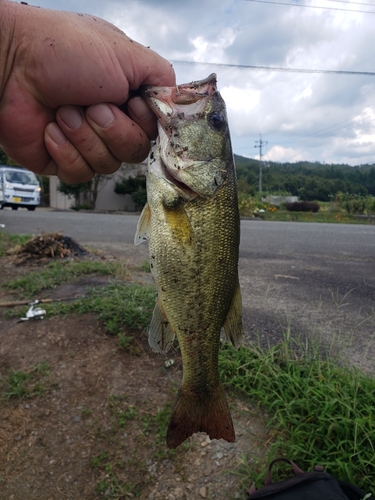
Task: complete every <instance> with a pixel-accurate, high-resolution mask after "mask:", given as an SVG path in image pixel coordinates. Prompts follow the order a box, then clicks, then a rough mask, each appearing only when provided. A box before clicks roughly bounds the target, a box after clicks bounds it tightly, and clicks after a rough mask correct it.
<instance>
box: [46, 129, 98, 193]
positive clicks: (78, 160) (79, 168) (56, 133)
mask: <svg viewBox="0 0 375 500" xmlns="http://www.w3.org/2000/svg"><path fill="white" fill-rule="evenodd" d="M44 142H45V145H46V148H47V150H48V152H49V154H50V155H51V157H52V159H53V160H54V162H55V164H56V165H57V169H56V171H55V172H54V173H55V174H57V175H58V177H59V179H61V180H62V181H63V182H66V183H67V184H76V183H79V182H88V181H90V180H91V179H92V178H93V177H94V175H95V172H94V171H93V170H92V169H91V168H90V166H89V165H88V163H87V162H86V160H85V159H84V158H83V156H82V155H81V154H80V153H79V151H77V149H76V148H75V147H74V146H73V144H72V143H71V142H70V141H69V140H68V138H67V137H66V136H65V135H64V134H63V132H62V131H61V129H60V127H59V126H58V125H57V123H55V122H51V123H49V124H48V125H47V126H46V128H45V131H44ZM46 169H48V170H54V164H53V163H51V162H50V163H49V164H48V165H47V167H45V169H44V171H43V173H46V174H47V172H46Z"/></svg>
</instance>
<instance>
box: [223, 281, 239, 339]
mask: <svg viewBox="0 0 375 500" xmlns="http://www.w3.org/2000/svg"><path fill="white" fill-rule="evenodd" d="M223 330H224V335H225V338H226V340H227V341H229V340H230V341H231V342H232V344H233V346H234V347H238V345H239V343H240V341H241V338H242V335H243V333H244V330H243V326H242V299H241V290H240V283H239V281H238V277H237V285H236V289H235V291H234V294H233V298H232V302H231V305H230V308H229V311H228V314H227V317H226V320H225V323H224V325H223Z"/></svg>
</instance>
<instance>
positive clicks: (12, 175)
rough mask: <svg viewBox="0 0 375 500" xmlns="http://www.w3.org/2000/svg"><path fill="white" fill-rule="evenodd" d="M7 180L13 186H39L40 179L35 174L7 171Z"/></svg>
mask: <svg viewBox="0 0 375 500" xmlns="http://www.w3.org/2000/svg"><path fill="white" fill-rule="evenodd" d="M5 180H6V181H7V182H11V183H12V184H32V185H34V186H37V185H38V179H37V178H36V176H35V174H34V173H33V172H26V171H25V172H14V171H12V170H7V171H6V172H5Z"/></svg>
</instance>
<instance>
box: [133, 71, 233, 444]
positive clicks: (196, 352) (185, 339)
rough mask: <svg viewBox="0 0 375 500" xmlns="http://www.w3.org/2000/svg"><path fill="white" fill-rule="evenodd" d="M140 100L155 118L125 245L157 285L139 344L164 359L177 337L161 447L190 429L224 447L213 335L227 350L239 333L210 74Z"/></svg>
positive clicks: (220, 134) (229, 177)
mask: <svg viewBox="0 0 375 500" xmlns="http://www.w3.org/2000/svg"><path fill="white" fill-rule="evenodd" d="M143 95H144V98H145V99H146V102H147V103H148V104H149V106H150V107H151V109H152V110H153V111H154V112H155V114H156V116H157V120H158V137H157V140H156V143H155V145H154V146H153V147H152V149H151V151H150V154H149V158H148V165H147V173H146V188H147V203H146V205H145V207H144V208H143V211H142V213H141V216H140V219H139V221H138V225H137V230H136V234H135V239H134V242H135V244H136V245H138V244H140V243H142V242H143V241H148V246H149V259H150V268H151V273H152V276H153V279H154V281H155V284H156V288H157V299H156V304H155V309H154V312H153V316H152V319H151V323H150V327H149V332H148V340H149V345H150V346H151V348H152V349H153V350H154V351H155V352H160V353H165V352H167V351H168V349H169V348H170V347H171V345H172V343H173V341H174V339H175V336H177V339H178V343H179V347H180V350H181V356H182V364H183V376H182V384H181V388H180V389H179V391H178V393H177V396H176V400H175V403H174V406H173V409H172V414H171V417H170V420H169V424H168V429H167V434H166V442H167V446H168V447H169V448H176V447H177V446H179V445H180V444H181V443H182V442H184V441H185V440H186V439H187V438H189V437H190V436H191V435H192V434H194V433H196V432H205V433H207V434H208V435H209V437H210V438H211V439H224V440H226V441H228V442H234V441H235V431H234V427H233V421H232V417H231V414H230V410H229V407H228V404H227V400H226V395H225V392H224V388H223V385H222V383H221V381H220V376H219V370H218V356H219V349H220V344H221V336H222V335H224V336H225V338H226V339H227V340H230V341H231V342H232V344H233V345H234V346H235V347H237V346H238V345H239V342H240V340H241V337H242V335H243V326H242V301H241V291H240V285H239V279H238V256H239V243H240V217H239V211H238V200H237V184H236V171H235V164H234V158H233V153H232V146H231V140H230V133H229V127H228V119H227V114H226V108H225V102H224V100H223V98H222V96H221V95H220V93H219V91H218V90H217V80H216V75H215V74H211V75H210V76H209V77H207V78H205V79H204V80H201V81H195V82H191V83H188V84H182V85H177V86H175V87H147V88H146V89H145V90H144V93H143Z"/></svg>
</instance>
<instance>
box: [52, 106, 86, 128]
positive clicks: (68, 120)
mask: <svg viewBox="0 0 375 500" xmlns="http://www.w3.org/2000/svg"><path fill="white" fill-rule="evenodd" d="M58 115H59V117H60V118H61V119H62V121H63V122H64V123H65V125H66V126H67V127H69V128H71V129H72V130H76V129H77V128H79V127H80V126H81V125H82V122H83V118H82V115H81V113H80V112H79V110H78V109H77V108H76V107H74V106H62V107H61V108H60V109H59V110H58Z"/></svg>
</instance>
